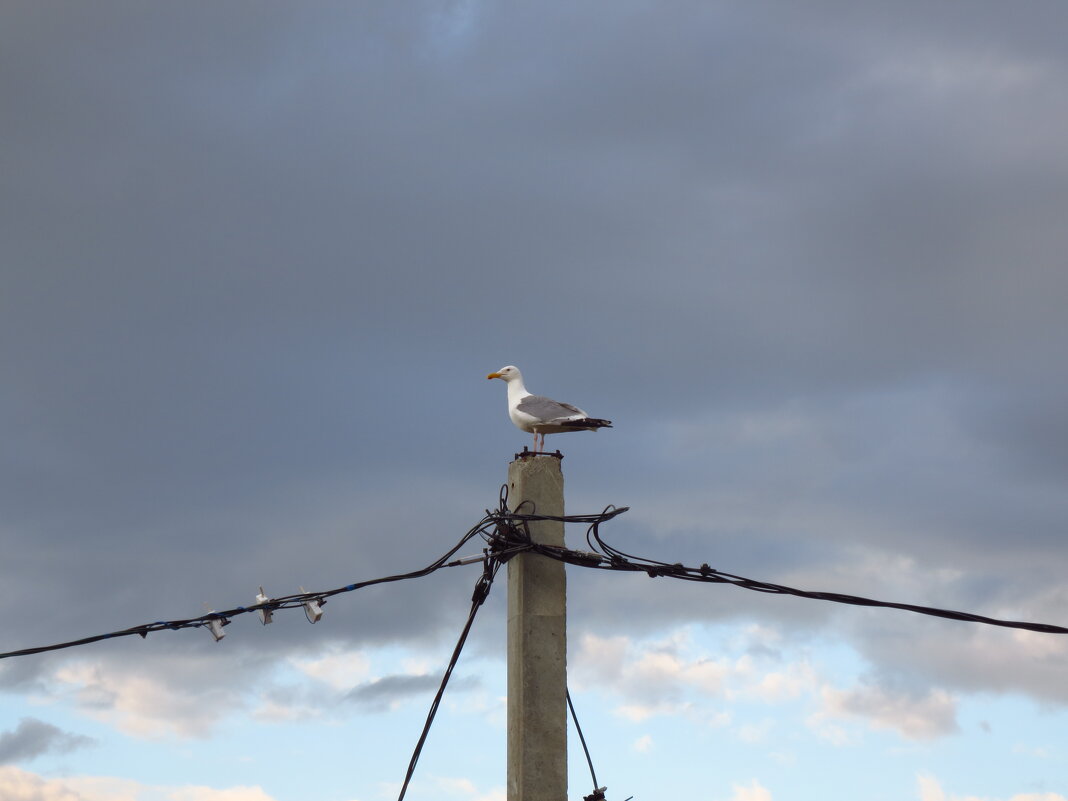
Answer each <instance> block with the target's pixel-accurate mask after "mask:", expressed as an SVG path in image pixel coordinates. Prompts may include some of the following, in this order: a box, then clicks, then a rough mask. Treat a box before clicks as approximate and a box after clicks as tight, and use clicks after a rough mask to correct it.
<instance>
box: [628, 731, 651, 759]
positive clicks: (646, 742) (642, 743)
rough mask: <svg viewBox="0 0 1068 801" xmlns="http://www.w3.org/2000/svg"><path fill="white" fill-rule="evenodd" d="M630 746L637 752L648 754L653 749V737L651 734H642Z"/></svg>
mask: <svg viewBox="0 0 1068 801" xmlns="http://www.w3.org/2000/svg"><path fill="white" fill-rule="evenodd" d="M631 748H632V749H634V750H635V751H637V752H638V753H639V754H648V753H649V752H650V751H651V750H653V738H652V736H651V735H648V734H643V735H642V736H641V737H639V738H638V739H637V740H635V741H634V743H633V745H631Z"/></svg>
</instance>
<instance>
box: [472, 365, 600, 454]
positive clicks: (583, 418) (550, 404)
mask: <svg viewBox="0 0 1068 801" xmlns="http://www.w3.org/2000/svg"><path fill="white" fill-rule="evenodd" d="M486 378H487V379H489V378H499V379H501V380H502V381H504V382H505V383H506V384H507V385H508V416H509V417H510V418H512V422H513V423H515V425H516V428H519V429H522V430H523V431H526V432H527V433H531V434H533V435H534V452H535V453H537V452H538V437H541V447H542V448H544V447H545V435H546V434H558V433H560V432H561V431H596V430H597V429H599V428H611V427H612V421H611V420H601V419H599V418H597V417H590V416H589V415H588V414H586V413H585V412H584V411H582V409H580V408H579V407H577V406H572V405H571V404H570V403H561V402H560V401H554V400H553V399H552V398H546V397H543V396H542V395H531V394H530V392H528V391H527V388H526V387H525V386H523V374H522V373H521V372H519V368H518V367H516V366H515V365H512V364H510V365H508V366H507V367H502V368H501V369H500V370H498V371H497V372H495V373H490V374H489V375H488V376H486Z"/></svg>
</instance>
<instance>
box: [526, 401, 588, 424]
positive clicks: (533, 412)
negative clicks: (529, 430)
mask: <svg viewBox="0 0 1068 801" xmlns="http://www.w3.org/2000/svg"><path fill="white" fill-rule="evenodd" d="M516 409H518V410H519V411H521V412H524V413H525V414H529V415H530V416H531V417H535V418H537V419H538V420H557V419H559V418H561V417H571V416H572V415H576V414H578V415H582V416H583V417H585V416H586V413H585V412H584V411H582V409H580V408H579V407H578V406H572V405H571V404H570V403H560V401H554V400H553V399H552V398H546V397H545V396H543V395H527V396H526V397H525V398H523V400H521V401H519V405H518V406H516Z"/></svg>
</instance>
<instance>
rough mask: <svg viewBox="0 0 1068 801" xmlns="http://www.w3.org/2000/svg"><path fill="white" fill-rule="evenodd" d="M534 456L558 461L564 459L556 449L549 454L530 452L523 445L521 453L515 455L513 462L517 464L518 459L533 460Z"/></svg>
mask: <svg viewBox="0 0 1068 801" xmlns="http://www.w3.org/2000/svg"><path fill="white" fill-rule="evenodd" d="M535 456H551V457H553V458H554V459H560V460H561V461H562V460H563V458H564V455H563V454H562V453H560V450H559V449H557V450H556V452H555V453H549V452H548V451H532V450H530V449H528V448H527V446H526V445H524V446H523V452H522V453H517V454H516V455H515V458H514V459H513V461H516V462H518V461H519V460H520V459H533V458H534V457H535Z"/></svg>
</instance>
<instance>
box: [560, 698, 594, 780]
mask: <svg viewBox="0 0 1068 801" xmlns="http://www.w3.org/2000/svg"><path fill="white" fill-rule="evenodd" d="M564 697H565V698H566V699H567V708H568V709H570V710H571V719H572V720H573V721H575V731H577V732H578V736H579V742H580V743H582V750H583V752H584V753H585V754H586V764H587V765H589V766H590V778H592V779H593V792H594V794H596V793H597V792H598V790H599V789H600V785H599V784H597V773H596V771H594V769H593V760H592V759H591V758H590V749H589V748H587V747H586V738H585V737H583V736H582V726H580V725H579V721H578V715H576V714H575V705H574V704H573V703H572V702H571V690H569V689H568V688H566V687H565V688H564Z"/></svg>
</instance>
